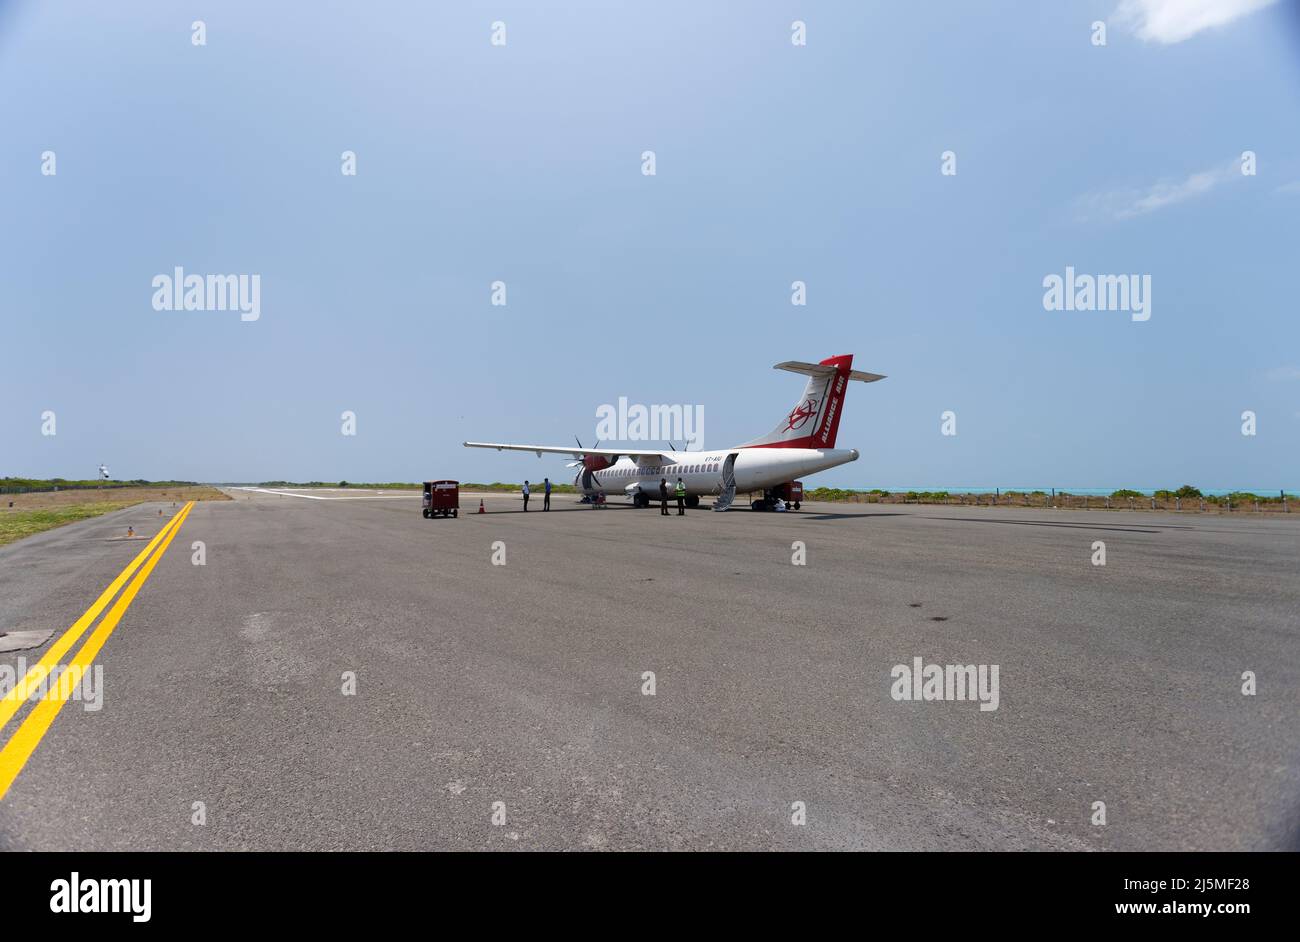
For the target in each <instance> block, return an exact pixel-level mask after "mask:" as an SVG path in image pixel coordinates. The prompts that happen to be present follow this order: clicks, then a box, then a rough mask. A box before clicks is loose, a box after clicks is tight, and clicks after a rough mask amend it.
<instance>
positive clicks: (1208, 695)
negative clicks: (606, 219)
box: [0, 490, 1300, 850]
mask: <svg viewBox="0 0 1300 942" xmlns="http://www.w3.org/2000/svg"><path fill="white" fill-rule="evenodd" d="M229 493H231V494H232V495H233V496H234V497H235V498H236V499H235V500H234V501H232V502H213V503H200V504H196V505H194V507H193V508H192V510H190V512H189V514H188V516H187V517H186V518H185V519H184V521H183V523H182V524H181V526H180V529H179V530H178V531H177V533H176V536H175V538H174V541H173V542H172V543H171V544H170V547H169V548H167V549H166V551H165V552H164V553H163V555H162V556H161V557H160V558H159V559H158V561H157V563H156V568H154V569H153V570H152V572H151V573H150V574H149V575H148V576H147V578H146V579H145V580H144V581H143V582H142V584H141V585H140V587H139V594H138V595H137V596H136V597H135V598H134V600H133V601H132V602H131V603H130V606H129V608H127V609H126V610H125V611H124V612H123V613H122V615H121V620H120V623H118V625H117V627H116V630H114V631H113V632H112V634H111V636H109V637H107V640H106V641H105V642H104V645H103V648H102V650H100V651H99V652H98V655H97V656H96V657H95V664H97V665H101V666H102V668H103V706H102V709H100V710H98V711H86V710H85V709H83V704H82V703H80V702H75V701H74V702H68V703H66V704H64V705H63V707H62V709H61V710H59V711H58V712H57V715H56V716H55V717H54V719H53V722H52V723H51V724H50V725H49V728H48V730H46V731H45V732H44V735H43V736H42V737H40V738H39V741H38V742H37V744H36V745H35V747H34V749H33V750H32V752H31V754H30V758H28V759H27V760H26V761H25V763H23V765H22V767H21V769H19V771H18V772H17V774H16V777H15V778H14V779H13V783H12V786H11V788H10V789H9V791H8V793H7V795H5V797H4V798H3V799H2V800H0V848H3V849H6V850H18V849H49V850H109V849H123V850H126V849H141V850H145V849H203V848H211V849H241V848H246V849H309V850H328V849H383V848H396V849H411V850H421V849H479V848H495V849H585V848H590V849H613V850H624V849H765V848H774V849H803V848H817V849H957V850H965V849H1054V848H1059V849H1067V850H1094V849H1095V850H1106V849H1134V850H1146V849H1197V850H1211V849H1213V850H1220V849H1222V850H1229V849H1279V848H1287V849H1292V850H1295V849H1300V831H1298V828H1300V824H1298V822H1300V814H1298V813H1300V723H1297V721H1296V720H1297V717H1298V716H1300V582H1298V580H1297V578H1296V576H1297V573H1300V520H1297V519H1296V518H1300V515H1292V516H1291V517H1287V518H1282V517H1278V516H1273V517H1270V518H1269V519H1260V518H1256V517H1252V516H1251V515H1249V514H1242V515H1240V516H1235V515H1234V516H1232V517H1203V516H1191V515H1189V516H1180V515H1176V514H1167V513H1165V514H1153V513H1140V512H1138V513H1130V512H1117V513H1103V512H1064V511H1051V510H1042V509H1035V510H1027V509H1019V508H1002V507H997V508H992V507H939V506H891V505H879V506H878V505H839V504H837V505H831V504H822V505H815V504H810V505H806V506H805V508H804V510H803V511H802V512H801V513H789V514H757V513H752V512H750V511H747V510H736V511H732V512H729V513H725V514H715V513H709V512H707V511H705V510H700V511H694V512H691V513H688V514H687V516H685V517H684V518H679V517H676V516H671V517H669V518H667V519H665V518H663V517H661V516H660V515H659V513H658V510H657V509H650V510H644V511H635V510H631V509H629V508H623V507H621V506H619V507H611V508H609V509H605V510H592V509H590V508H587V507H585V506H582V505H579V504H576V503H575V502H574V498H573V497H572V496H557V497H556V498H555V500H554V507H555V509H554V510H553V511H552V512H551V513H549V514H543V513H540V512H530V513H528V514H526V515H525V514H524V513H522V512H521V510H522V505H521V503H520V502H519V500H518V498H517V497H514V496H502V495H493V496H488V497H487V498H486V506H487V507H488V509H489V510H490V511H491V512H490V513H488V514H485V515H475V514H473V513H470V512H469V511H471V510H472V509H473V508H476V507H477V504H478V497H477V496H474V497H472V498H471V497H470V496H469V495H464V496H463V497H462V503H463V509H464V510H465V511H466V513H464V514H462V516H461V517H460V518H459V519H454V520H424V519H423V518H422V517H421V516H420V513H419V503H418V497H411V496H407V495H401V494H394V493H393V492H386V494H384V495H367V494H363V493H357V492H355V491H347V492H342V491H314V492H310V494H311V496H313V497H317V498H321V497H323V498H348V499H308V498H307V497H298V496H286V495H284V494H281V493H274V492H272V493H267V492H258V491H244V490H232V491H230V492H229ZM368 496H374V497H375V498H383V499H359V498H366V497H368ZM540 503H541V500H540V498H539V497H535V498H534V500H533V502H532V506H533V507H534V508H540ZM159 506H160V505H156V504H155V505H142V506H139V507H135V508H131V509H128V510H125V511H121V512H118V513H115V514H111V515H108V516H105V517H102V518H98V519H96V520H91V521H86V522H84V523H81V524H76V525H73V526H69V527H64V528H61V529H58V530H54V531H51V532H48V533H45V534H41V535H39V536H36V537H33V538H30V539H28V540H24V541H21V542H19V543H17V544H14V545H12V546H9V547H5V548H3V549H0V631H4V632H10V633H11V634H10V639H11V640H12V639H13V638H15V637H17V638H19V639H24V638H25V639H28V642H29V643H31V642H33V640H34V639H40V638H41V637H43V636H44V635H45V634H46V633H49V637H48V640H45V641H44V642H36V646H35V647H30V648H27V649H25V650H11V651H6V652H4V653H0V665H6V664H8V665H13V664H16V663H17V660H18V658H19V657H22V658H25V660H26V662H27V664H28V665H30V664H31V663H34V662H35V661H36V660H37V659H38V658H39V657H40V656H41V655H42V653H43V652H44V651H46V650H48V649H49V646H50V644H52V643H54V642H55V641H57V639H59V638H60V636H62V635H63V633H64V632H65V631H67V629H68V628H69V626H71V625H73V623H74V622H76V621H77V620H78V618H79V617H80V616H82V614H83V613H84V612H85V611H86V610H87V608H88V607H89V606H91V604H92V603H93V602H95V600H96V598H97V597H98V596H99V595H100V593H101V592H102V591H103V590H104V589H105V587H106V586H108V585H109V584H110V583H111V582H113V580H114V578H115V577H117V576H118V575H119V573H120V572H121V571H122V570H123V567H126V566H127V564H128V563H129V562H130V561H131V560H132V558H133V557H135V556H136V554H138V553H140V551H141V550H142V549H144V548H145V545H146V542H147V541H146V540H126V539H123V538H122V537H123V535H124V534H125V530H126V527H127V526H128V525H132V526H134V528H135V529H136V531H137V533H139V534H141V535H142V536H144V537H153V536H154V535H156V534H157V533H158V532H159V530H161V529H162V527H163V525H164V524H165V523H166V521H167V520H168V519H169V518H170V516H171V515H172V514H173V513H175V512H176V511H177V510H178V509H180V508H173V507H171V506H170V505H167V506H166V507H165V508H164V509H165V511H166V513H165V515H164V516H163V517H159V516H158V509H159ZM1098 540H1100V541H1104V543H1105V552H1106V565H1105V566H1096V565H1093V558H1094V554H1095V552H1096V551H1095V549H1094V542H1095V541H1098ZM195 541H201V542H202V544H203V552H204V554H205V556H206V558H205V560H204V563H205V564H204V565H194V558H195V554H196V552H198V550H197V549H196V548H195V547H194V543H195ZM796 541H801V542H802V543H803V544H804V550H805V552H806V565H794V564H792V556H794V555H795V554H796V553H797V552H798V547H796V546H794V545H793V544H795V543H796ZM494 544H499V545H497V546H496V547H495V548H494ZM502 548H504V559H505V564H504V565H494V564H493V556H494V554H495V555H496V556H497V558H498V560H499V559H500V558H501V550H502ZM19 631H23V632H31V633H32V634H30V635H26V634H25V635H15V634H13V633H15V632H19ZM4 640H5V639H4V638H0V643H3V642H4ZM73 650H74V651H75V650H76V649H75V648H74V649H73ZM68 657H69V658H70V657H71V655H70V654H69V655H68ZM917 657H919V658H921V659H922V660H923V662H924V663H926V664H929V663H937V664H940V665H947V664H957V665H967V664H970V665H986V666H991V665H997V667H998V676H999V691H998V694H999V696H998V707H997V709H996V710H987V711H982V710H980V708H979V706H980V704H979V703H977V702H971V701H961V702H945V701H921V702H911V701H906V702H900V701H898V700H895V699H894V698H893V697H891V686H892V685H894V683H895V680H894V677H893V676H892V675H891V669H892V668H894V666H895V665H907V666H908V667H909V668H910V666H911V665H912V664H913V659H914V658H917ZM65 660H66V659H65ZM1247 671H1251V672H1254V675H1255V680H1256V684H1257V692H1256V693H1255V694H1254V695H1253V696H1248V695H1243V692H1242V687H1243V679H1242V675H1243V673H1244V672H1247ZM645 672H653V673H654V683H655V690H654V694H653V695H646V694H645V693H643V688H644V687H645V685H646V681H645V680H644V679H643V678H644V675H645ZM353 675H354V676H355V695H346V694H345V693H344V692H343V688H344V686H345V684H346V678H347V677H348V676H353ZM25 715H26V713H25V711H20V712H19V713H18V714H17V715H16V716H14V717H13V718H12V719H11V720H10V721H9V722H7V723H6V724H5V725H4V728H3V738H4V740H5V741H11V737H14V736H15V735H16V732H17V731H18V730H19V729H20V724H22V723H24V716H25ZM6 749H8V747H7V746H6ZM0 761H3V760H0ZM1097 802H1104V814H1105V819H1104V820H1105V822H1106V823H1105V824H1098V823H1094V821H1095V820H1096V819H1097V817H1098V811H1099V806H1098V805H1097V804H1096V803H1097ZM799 803H802V804H799ZM801 811H802V812H803V813H804V814H806V824H796V823H794V820H792V819H798V817H799V815H800V813H801ZM494 818H495V819H496V820H495V822H494ZM196 822H201V823H196ZM499 822H503V823H499Z"/></svg>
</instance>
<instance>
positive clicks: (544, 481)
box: [542, 478, 551, 510]
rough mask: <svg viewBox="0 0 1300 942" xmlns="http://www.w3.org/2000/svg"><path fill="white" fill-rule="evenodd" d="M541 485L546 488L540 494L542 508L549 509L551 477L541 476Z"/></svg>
mask: <svg viewBox="0 0 1300 942" xmlns="http://www.w3.org/2000/svg"><path fill="white" fill-rule="evenodd" d="M542 485H543V486H544V487H545V488H546V493H545V494H543V495H542V510H550V509H551V479H550V478H542Z"/></svg>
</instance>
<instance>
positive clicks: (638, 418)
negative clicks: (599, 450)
mask: <svg viewBox="0 0 1300 942" xmlns="http://www.w3.org/2000/svg"><path fill="white" fill-rule="evenodd" d="M596 438H597V439H599V440H601V441H617V442H646V441H654V442H664V441H667V442H675V441H678V440H684V441H685V442H686V446H685V449H686V450H687V451H695V450H699V449H700V448H703V447H704V406H702V405H694V406H692V405H681V404H679V405H663V404H660V403H655V404H653V405H649V406H646V405H642V404H641V403H639V402H634V403H632V404H631V405H628V401H627V396H619V397H618V405H617V406H615V405H613V404H611V403H608V402H605V403H601V404H600V405H598V406H597V407H596Z"/></svg>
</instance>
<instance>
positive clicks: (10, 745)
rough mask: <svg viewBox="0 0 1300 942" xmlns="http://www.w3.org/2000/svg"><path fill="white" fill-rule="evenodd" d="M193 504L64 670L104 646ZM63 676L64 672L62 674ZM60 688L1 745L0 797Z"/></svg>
mask: <svg viewBox="0 0 1300 942" xmlns="http://www.w3.org/2000/svg"><path fill="white" fill-rule="evenodd" d="M193 506H194V501H190V502H189V503H188V504H186V505H185V506H184V507H182V508H181V510H180V513H178V514H177V515H176V518H175V519H176V526H174V527H172V528H171V530H170V531H167V536H166V537H165V538H164V539H163V541H162V544H161V545H160V546H159V547H158V549H157V550H156V551H155V552H154V554H153V555H152V556H150V557H149V561H148V562H146V563H145V564H144V566H143V567H141V569H140V571H139V572H138V573H136V575H135V578H134V579H132V580H131V584H130V585H128V586H127V587H126V590H125V591H124V592H123V593H122V595H121V597H120V598H119V599H118V600H117V601H116V602H114V603H113V607H112V608H110V609H109V610H108V614H107V615H105V616H104V620H103V621H101V622H100V623H99V625H98V626H97V627H96V628H95V630H94V631H93V632H91V635H90V637H89V638H87V639H86V643H85V644H83V645H82V646H81V650H79V651H78V652H77V654H76V656H75V657H74V658H73V659H72V662H71V663H70V664H68V666H67V674H68V675H71V676H72V677H74V678H79V677H80V676H81V675H82V674H83V673H84V672H85V670H86V668H87V667H89V666H90V664H91V662H92V661H94V659H95V655H97V654H98V653H99V649H100V648H102V647H103V646H104V642H105V641H107V640H108V638H109V635H111V634H112V633H113V630H114V629H115V628H116V627H117V623H118V622H119V621H121V620H122V616H123V615H124V614H125V613H126V610H127V609H128V608H129V607H130V605H131V602H132V600H133V599H134V598H135V596H136V593H137V592H139V591H140V587H141V586H142V585H144V583H145V580H146V579H148V578H149V574H150V573H151V572H153V567H154V566H156V565H158V560H160V559H162V556H163V553H165V552H167V547H168V546H170V545H171V541H172V538H173V537H175V536H176V534H177V533H179V532H180V529H181V527H182V526H183V525H184V524H185V518H186V517H187V516H188V515H189V512H190V508H191V507H193ZM65 676H66V675H65ZM60 688H61V689H60V690H59V692H58V693H57V694H56V693H55V692H54V691H53V690H51V691H50V692H49V696H47V697H46V698H44V699H42V700H40V701H39V702H37V704H36V706H35V707H33V708H32V711H31V712H30V713H28V714H27V719H25V720H23V724H22V725H21V726H19V727H18V730H17V732H15V733H14V734H13V736H11V737H10V738H9V742H7V743H6V744H5V747H4V749H2V750H0V799H2V798H4V796H5V795H7V794H8V793H9V786H10V785H12V784H13V782H14V779H15V778H17V777H18V773H19V772H21V771H22V770H23V766H25V765H26V764H27V760H28V759H30V758H31V756H32V753H33V752H35V751H36V747H37V746H39V745H40V744H41V739H42V737H44V736H45V733H46V731H47V730H48V729H49V728H50V724H51V723H53V722H54V718H55V717H56V716H58V715H59V710H61V709H63V704H65V703H66V702H67V701H68V696H69V695H70V690H69V688H68V686H67V685H63V684H61V685H60Z"/></svg>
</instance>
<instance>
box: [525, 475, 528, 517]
mask: <svg viewBox="0 0 1300 942" xmlns="http://www.w3.org/2000/svg"><path fill="white" fill-rule="evenodd" d="M524 513H528V482H527V481H525V482H524Z"/></svg>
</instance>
